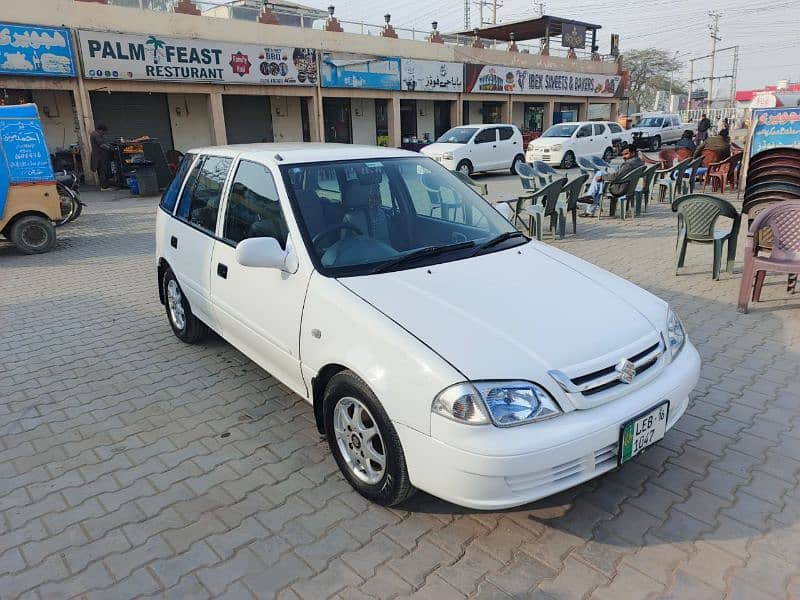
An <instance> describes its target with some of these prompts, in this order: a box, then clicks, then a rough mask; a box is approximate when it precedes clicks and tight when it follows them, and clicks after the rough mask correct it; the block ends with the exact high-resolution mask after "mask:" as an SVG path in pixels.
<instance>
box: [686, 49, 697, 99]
mask: <svg viewBox="0 0 800 600" xmlns="http://www.w3.org/2000/svg"><path fill="white" fill-rule="evenodd" d="M694 61H695V59H694V58H692V59H689V102H688V103H687V104H688V106H687V108H688V109H689V110H692V87H693V86H694Z"/></svg>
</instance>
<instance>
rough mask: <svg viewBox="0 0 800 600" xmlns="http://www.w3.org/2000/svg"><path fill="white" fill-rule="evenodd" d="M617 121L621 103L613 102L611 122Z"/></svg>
mask: <svg viewBox="0 0 800 600" xmlns="http://www.w3.org/2000/svg"><path fill="white" fill-rule="evenodd" d="M617 119H619V102H612V103H611V120H612V121H614V122H615V123H616V121H617Z"/></svg>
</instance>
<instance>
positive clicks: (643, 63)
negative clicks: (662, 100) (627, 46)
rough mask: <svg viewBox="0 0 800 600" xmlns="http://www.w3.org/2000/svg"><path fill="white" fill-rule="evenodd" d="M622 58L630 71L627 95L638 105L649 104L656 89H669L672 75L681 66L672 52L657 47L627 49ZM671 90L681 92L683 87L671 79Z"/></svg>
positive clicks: (653, 97) (652, 100)
mask: <svg viewBox="0 0 800 600" xmlns="http://www.w3.org/2000/svg"><path fill="white" fill-rule="evenodd" d="M623 60H624V62H623V64H624V66H625V68H626V69H627V70H628V72H629V73H630V83H629V91H628V97H629V98H630V100H631V102H634V103H636V104H637V105H638V106H639V107H644V106H651V105H652V104H653V102H654V100H655V97H656V92H657V91H659V90H669V88H670V85H669V82H670V79H671V78H672V75H673V74H674V72H675V71H677V70H678V69H680V68H681V67H682V66H683V63H681V62H680V61H679V60H678V59H677V58H675V56H674V53H671V52H669V51H668V50H660V49H658V48H644V49H642V50H629V51H628V52H626V53H625V54H624V57H623ZM672 90H673V92H682V91H685V88H684V86H683V84H682V83H681V82H677V81H675V80H674V79H673V82H672Z"/></svg>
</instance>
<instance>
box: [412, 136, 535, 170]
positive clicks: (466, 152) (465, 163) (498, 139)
mask: <svg viewBox="0 0 800 600" xmlns="http://www.w3.org/2000/svg"><path fill="white" fill-rule="evenodd" d="M420 152H422V154H424V155H425V156H430V157H431V158H432V159H434V160H435V161H436V162H439V163H441V164H442V165H444V166H445V167H447V168H448V169H450V170H451V171H454V170H458V171H461V172H462V173H464V175H471V174H472V173H474V172H475V171H499V170H501V169H502V170H506V169H508V170H510V171H511V174H512V175H516V173H517V164H519V163H521V162H524V161H525V149H524V148H523V147H522V133H521V132H520V130H519V129H517V127H516V126H515V125H502V124H501V125H463V126H461V127H453V128H452V129H450V130H449V131H447V132H446V133H444V134H443V135H442V136H441V137H440V138H439V139H438V140H436V141H435V142H434V143H433V144H429V145H428V146H424V147H423V148H422V150H421V151H420Z"/></svg>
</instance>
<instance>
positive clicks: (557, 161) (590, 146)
mask: <svg viewBox="0 0 800 600" xmlns="http://www.w3.org/2000/svg"><path fill="white" fill-rule="evenodd" d="M620 130H622V128H621V127H620ZM617 135H618V134H617V133H615V134H614V135H613V136H612V133H611V131H610V129H609V126H608V124H607V123H605V122H601V121H593V122H591V121H590V122H577V123H559V124H558V125H553V126H552V127H550V128H549V129H548V130H547V131H545V132H544V133H543V134H542V135H541V136H540V137H538V138H536V139H535V140H532V141H531V142H530V143H529V144H528V151H527V153H526V154H525V160H526V161H527V162H528V163H533V162H534V161H536V160H540V161H542V162H545V163H547V164H548V165H559V166H562V167H564V168H565V169H571V168H572V167H574V166H575V164H576V162H575V160H576V158H577V157H579V156H590V155H597V156H602V157H603V159H604V160H611V159H612V158H613V157H614V141H613V139H612V138H614V137H617Z"/></svg>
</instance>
